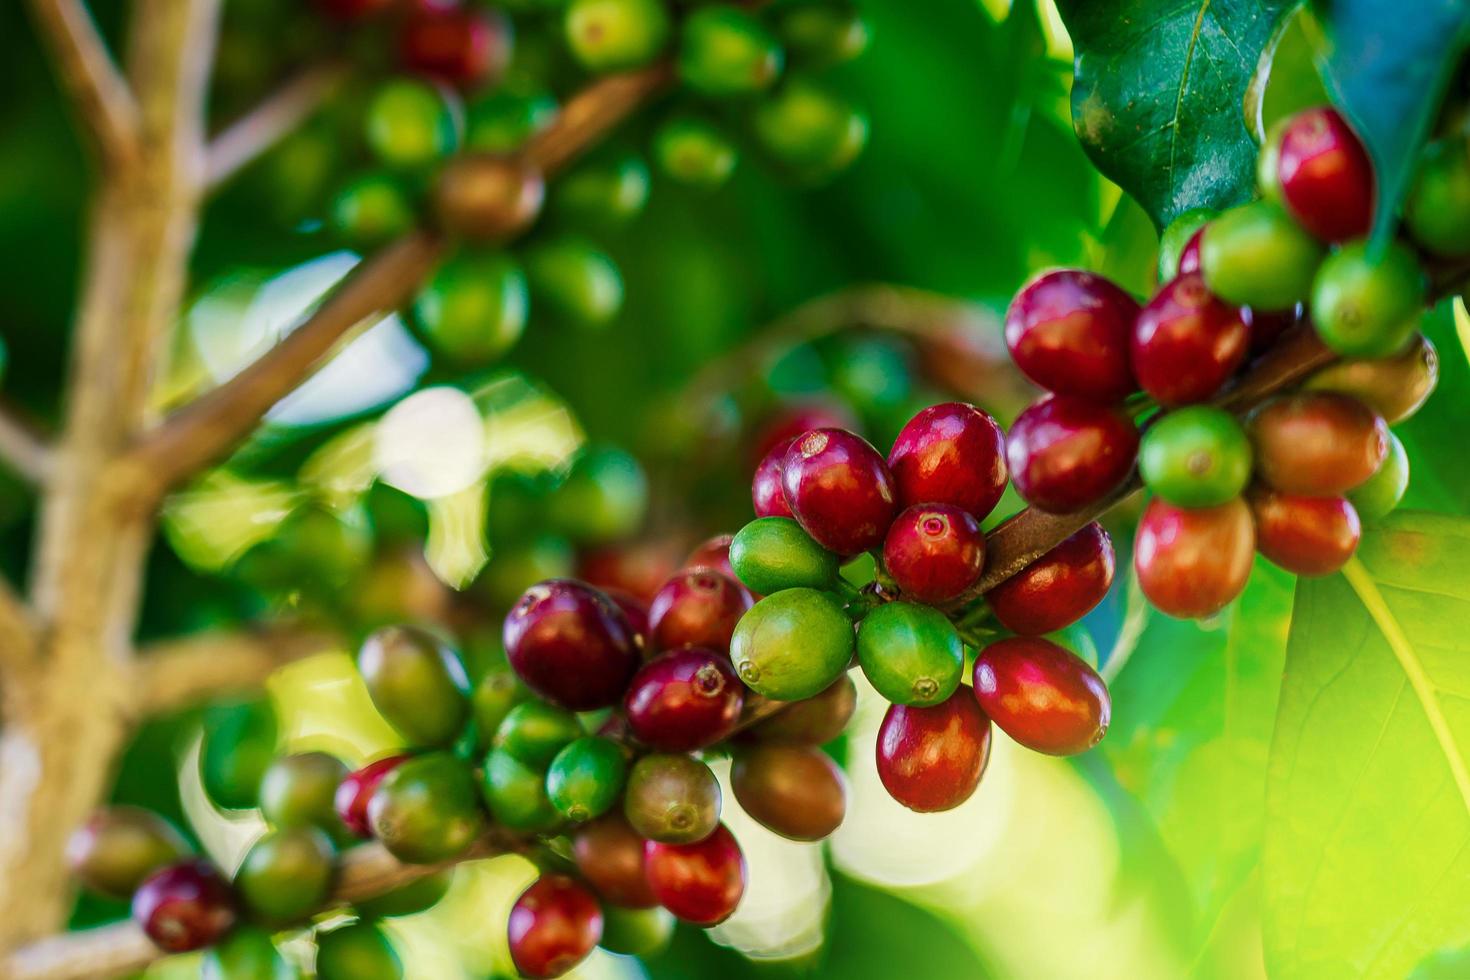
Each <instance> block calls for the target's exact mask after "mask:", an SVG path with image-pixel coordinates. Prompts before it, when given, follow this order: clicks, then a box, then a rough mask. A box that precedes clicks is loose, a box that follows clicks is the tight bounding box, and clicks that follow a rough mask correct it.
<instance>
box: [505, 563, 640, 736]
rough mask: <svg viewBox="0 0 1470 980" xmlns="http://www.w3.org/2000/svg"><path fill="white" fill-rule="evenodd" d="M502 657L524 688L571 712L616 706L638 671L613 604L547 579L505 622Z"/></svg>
mask: <svg viewBox="0 0 1470 980" xmlns="http://www.w3.org/2000/svg"><path fill="white" fill-rule="evenodd" d="M504 639H505V656H506V659H507V660H509V661H510V666H511V669H513V670H514V671H515V672H516V674H517V675H519V676H520V678H521V680H523V681H525V682H526V686H528V687H530V688H531V690H533V691H535V692H536V693H537V694H540V695H541V696H542V697H544V698H546V699H547V700H548V701H551V702H553V703H555V704H558V705H560V706H562V707H563V708H569V709H571V710H573V711H592V710H594V709H596V708H606V707H608V706H610V705H613V704H616V703H617V702H618V700H619V699H620V698H622V696H623V691H624V689H626V688H627V686H628V681H629V680H630V679H631V678H632V676H633V672H634V671H635V670H637V669H638V659H639V658H638V644H637V642H636V640H635V639H634V635H633V631H632V629H631V628H629V626H628V621H627V620H626V619H625V618H624V617H623V614H622V612H621V611H620V610H619V609H618V607H617V606H616V605H614V604H613V602H612V600H611V599H609V598H608V597H607V596H605V595H603V594H602V593H601V592H598V591H597V590H596V589H593V588H591V587H590V586H586V585H583V584H582V583H581V582H572V581H568V580H565V579H551V580H550V581H546V582H542V583H540V584H539V585H533V586H531V588H529V589H527V590H526V591H525V593H524V594H523V595H522V596H521V598H520V599H519V600H518V601H517V602H516V604H515V606H513V607H512V608H511V610H510V612H509V613H508V614H506V617H505V636H504Z"/></svg>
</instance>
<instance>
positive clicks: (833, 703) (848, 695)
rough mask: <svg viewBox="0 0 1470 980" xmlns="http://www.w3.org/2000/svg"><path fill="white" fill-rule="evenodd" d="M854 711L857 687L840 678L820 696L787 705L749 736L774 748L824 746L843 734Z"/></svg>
mask: <svg viewBox="0 0 1470 980" xmlns="http://www.w3.org/2000/svg"><path fill="white" fill-rule="evenodd" d="M856 708H857V685H856V684H854V683H853V681H852V678H851V677H849V676H848V675H847V674H843V675H842V676H841V677H839V678H837V680H835V681H833V682H832V683H831V685H830V686H828V687H827V689H826V690H824V691H822V692H821V693H820V694H816V695H814V696H812V697H809V698H806V699H804V700H801V701H792V702H790V703H788V704H787V705H786V706H785V707H784V708H783V709H782V710H781V712H780V714H777V715H774V716H773V717H770V718H767V719H766V720H765V721H763V722H761V723H760V724H758V725H756V726H755V728H753V729H751V735H753V736H754V737H755V738H756V739H757V740H758V741H761V742H769V743H772V744H776V745H825V744H826V743H827V742H830V741H832V740H833V739H834V738H836V737H837V736H839V735H841V734H842V732H843V730H844V729H846V728H847V723H848V721H849V720H850V719H851V718H852V713H853V711H854V710H855V709H856Z"/></svg>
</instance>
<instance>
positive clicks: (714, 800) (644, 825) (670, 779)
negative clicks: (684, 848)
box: [623, 754, 721, 844]
mask: <svg viewBox="0 0 1470 980" xmlns="http://www.w3.org/2000/svg"><path fill="white" fill-rule="evenodd" d="M720 802H721V800H720V784H719V781H718V780H716V779H715V774H714V773H712V772H710V768H709V766H707V765H705V764H704V763H703V762H700V761H699V760H698V759H695V758H693V757H692V756H687V755H659V754H655V755H645V756H644V757H643V758H641V759H639V760H638V761H637V762H635V763H634V764H633V768H632V770H631V771H630V772H629V773H628V787H627V790H626V791H625V792H624V793H623V816H624V817H626V818H627V820H628V824H629V826H631V827H632V828H633V830H634V831H635V832H636V833H637V834H638V835H639V836H641V837H644V838H646V839H648V840H655V841H663V842H665V843H671V844H687V843H690V842H691V841H697V840H703V839H704V838H706V837H708V836H709V835H710V833H711V832H712V831H713V830H714V829H715V827H716V826H718V825H719V822H720Z"/></svg>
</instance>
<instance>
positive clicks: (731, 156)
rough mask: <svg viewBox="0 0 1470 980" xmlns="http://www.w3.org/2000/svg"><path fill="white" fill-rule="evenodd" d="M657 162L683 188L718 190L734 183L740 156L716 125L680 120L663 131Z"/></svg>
mask: <svg viewBox="0 0 1470 980" xmlns="http://www.w3.org/2000/svg"><path fill="white" fill-rule="evenodd" d="M706 9H714V8H706ZM653 158H654V159H655V160H656V161H657V162H658V167H659V169H660V170H662V171H663V172H664V173H665V174H667V175H668V176H669V177H671V178H673V179H674V180H676V181H678V182H679V183H681V184H688V185H689V186H690V187H702V188H715V187H719V186H720V185H721V184H723V183H724V182H725V181H727V180H729V179H730V175H731V174H733V173H734V172H735V164H736V163H737V162H739V159H740V154H739V151H737V150H736V149H735V144H734V143H733V142H732V141H731V140H730V138H729V137H727V136H726V135H725V134H724V133H723V132H721V131H720V129H719V127H717V126H715V125H714V124H713V123H710V122H707V121H705V120H703V119H698V118H696V117H693V116H680V117H678V118H675V119H670V120H669V121H668V122H666V123H664V124H663V125H662V126H660V127H659V130H658V133H657V134H655V136H654V138H653Z"/></svg>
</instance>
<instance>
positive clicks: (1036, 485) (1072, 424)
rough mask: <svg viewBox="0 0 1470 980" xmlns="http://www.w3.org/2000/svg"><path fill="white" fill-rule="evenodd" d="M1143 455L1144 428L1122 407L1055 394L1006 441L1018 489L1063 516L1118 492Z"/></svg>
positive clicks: (1026, 414) (1022, 420) (1026, 415)
mask: <svg viewBox="0 0 1470 980" xmlns="http://www.w3.org/2000/svg"><path fill="white" fill-rule="evenodd" d="M1137 456H1138V430H1137V429H1135V428H1134V427H1133V420H1132V419H1130V418H1129V417H1128V415H1127V414H1126V413H1125V412H1123V411H1121V410H1119V409H1116V408H1111V407H1108V406H1105V405H1099V404H1097V403H1095V402H1086V401H1082V400H1081V399H1079V398H1069V397H1067V396H1065V395H1053V396H1051V397H1049V398H1044V399H1042V400H1041V401H1039V402H1037V403H1036V404H1034V405H1032V406H1031V407H1029V408H1027V409H1026V410H1025V411H1024V412H1022V413H1021V414H1020V415H1019V416H1018V417H1017V418H1016V421H1015V424H1014V425H1012V426H1011V432H1010V437H1009V439H1008V440H1007V442H1006V457H1007V459H1009V461H1010V467H1011V480H1012V481H1013V482H1014V483H1015V485H1016V491H1017V492H1018V493H1020V495H1021V496H1022V497H1025V498H1026V501H1027V502H1028V503H1030V504H1033V505H1035V506H1036V507H1037V508H1039V509H1041V510H1045V511H1050V512H1052V513H1057V514H1065V513H1069V512H1071V511H1075V510H1080V509H1081V508H1083V507H1086V506H1087V505H1088V504H1092V503H1096V502H1097V501H1099V500H1101V499H1102V498H1103V497H1106V496H1107V495H1108V494H1109V493H1111V492H1112V491H1113V490H1115V489H1117V487H1118V486H1119V485H1121V484H1122V482H1123V481H1124V480H1125V479H1127V478H1128V474H1129V472H1130V471H1131V470H1132V469H1133V462H1134V459H1135V458H1136V457H1137Z"/></svg>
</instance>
